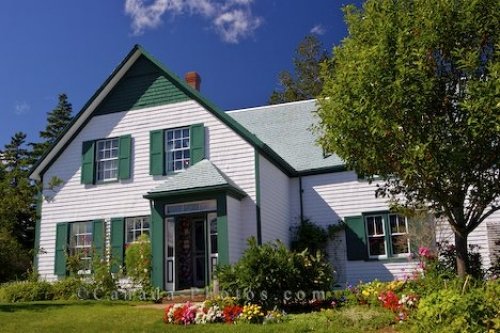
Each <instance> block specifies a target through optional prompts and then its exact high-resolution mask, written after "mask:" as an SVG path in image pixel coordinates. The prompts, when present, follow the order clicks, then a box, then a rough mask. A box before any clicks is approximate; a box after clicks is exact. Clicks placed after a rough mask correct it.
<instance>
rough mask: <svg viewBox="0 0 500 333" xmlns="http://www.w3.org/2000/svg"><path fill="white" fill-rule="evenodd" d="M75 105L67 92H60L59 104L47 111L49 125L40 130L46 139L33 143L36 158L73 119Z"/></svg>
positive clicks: (42, 136)
mask: <svg viewBox="0 0 500 333" xmlns="http://www.w3.org/2000/svg"><path fill="white" fill-rule="evenodd" d="M72 112H73V107H72V105H71V103H70V102H68V96H66V94H59V102H58V103H57V106H56V107H55V108H54V109H53V110H52V111H50V112H48V113H47V126H46V127H45V130H43V131H41V132H40V138H41V139H44V140H45V141H43V142H40V143H32V144H31V145H32V146H33V155H34V158H35V159H38V158H40V157H41V156H42V155H43V154H44V152H45V151H46V150H47V149H48V148H49V147H50V145H52V144H53V143H54V142H55V141H56V139H57V138H58V137H59V135H61V133H62V131H63V130H64V128H66V126H68V124H69V123H70V122H71V120H72V119H73V116H72Z"/></svg>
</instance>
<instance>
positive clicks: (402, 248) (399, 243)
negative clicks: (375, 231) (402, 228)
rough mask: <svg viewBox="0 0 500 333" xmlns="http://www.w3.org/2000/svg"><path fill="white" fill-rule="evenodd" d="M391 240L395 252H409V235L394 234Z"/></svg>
mask: <svg viewBox="0 0 500 333" xmlns="http://www.w3.org/2000/svg"><path fill="white" fill-rule="evenodd" d="M391 240H392V253H393V254H403V253H409V249H408V237H407V236H406V235H398V236H392V237H391Z"/></svg>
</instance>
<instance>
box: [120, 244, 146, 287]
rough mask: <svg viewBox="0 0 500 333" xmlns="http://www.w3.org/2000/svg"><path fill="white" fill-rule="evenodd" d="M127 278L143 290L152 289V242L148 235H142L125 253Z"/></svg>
mask: <svg viewBox="0 0 500 333" xmlns="http://www.w3.org/2000/svg"><path fill="white" fill-rule="evenodd" d="M125 267H126V271H127V276H128V277H129V278H130V279H131V280H132V282H134V283H135V284H138V285H141V287H142V288H143V289H148V288H150V287H151V242H150V241H149V237H148V235H145V234H143V235H141V236H140V237H139V238H138V239H137V241H135V242H133V243H132V244H130V245H129V246H128V247H127V249H126V251H125Z"/></svg>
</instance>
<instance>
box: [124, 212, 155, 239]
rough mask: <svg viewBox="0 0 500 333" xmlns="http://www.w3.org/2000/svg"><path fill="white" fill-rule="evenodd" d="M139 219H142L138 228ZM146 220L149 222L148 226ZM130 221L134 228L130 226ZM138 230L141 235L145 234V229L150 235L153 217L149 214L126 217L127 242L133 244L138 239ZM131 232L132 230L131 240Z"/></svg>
mask: <svg viewBox="0 0 500 333" xmlns="http://www.w3.org/2000/svg"><path fill="white" fill-rule="evenodd" d="M138 220H139V221H140V227H139V228H136V227H135V226H136V222H137V221H138ZM145 222H147V224H148V227H147V228H145V227H144V224H145ZM129 223H130V224H131V225H132V228H129ZM137 231H140V232H141V234H140V236H141V235H143V234H144V232H145V231H147V234H148V236H150V235H151V219H150V218H149V216H135V217H126V218H125V244H131V243H133V242H135V241H137V237H136V232H137ZM129 232H132V235H133V236H132V238H133V239H132V240H129V238H128V235H129Z"/></svg>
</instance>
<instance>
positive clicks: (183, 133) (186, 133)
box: [182, 128, 189, 138]
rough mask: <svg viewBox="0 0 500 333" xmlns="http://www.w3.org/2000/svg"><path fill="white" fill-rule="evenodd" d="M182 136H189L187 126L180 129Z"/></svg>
mask: <svg viewBox="0 0 500 333" xmlns="http://www.w3.org/2000/svg"><path fill="white" fill-rule="evenodd" d="M182 136H183V137H185V138H189V129H188V128H184V129H183V130H182Z"/></svg>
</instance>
